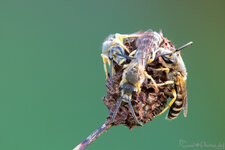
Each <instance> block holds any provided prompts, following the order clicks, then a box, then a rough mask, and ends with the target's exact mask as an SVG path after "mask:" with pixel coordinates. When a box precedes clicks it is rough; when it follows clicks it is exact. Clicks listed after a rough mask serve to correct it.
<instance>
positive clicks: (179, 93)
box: [156, 42, 193, 120]
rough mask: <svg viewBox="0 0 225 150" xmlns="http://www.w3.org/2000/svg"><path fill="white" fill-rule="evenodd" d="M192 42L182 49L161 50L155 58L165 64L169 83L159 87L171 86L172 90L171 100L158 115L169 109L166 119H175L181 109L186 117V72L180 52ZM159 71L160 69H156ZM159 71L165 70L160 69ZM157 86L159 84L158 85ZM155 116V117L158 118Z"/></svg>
mask: <svg viewBox="0 0 225 150" xmlns="http://www.w3.org/2000/svg"><path fill="white" fill-rule="evenodd" d="M192 43H193V42H189V43H187V44H185V45H183V46H182V47H180V48H178V49H175V50H174V48H172V49H167V48H165V49H161V51H160V54H159V55H158V56H157V57H156V59H157V58H158V57H160V56H161V57H162V58H163V60H164V61H165V62H166V64H167V67H168V68H167V69H168V70H169V71H168V72H167V76H168V78H169V80H170V81H167V82H166V83H163V84H160V85H166V84H173V85H174V86H173V87H174V88H173V89H172V94H173V99H172V100H171V101H170V103H169V104H168V106H167V107H166V108H165V109H164V110H163V111H162V112H161V113H160V114H158V115H161V114H162V113H164V112H165V111H166V110H167V109H168V108H169V107H170V109H169V112H168V114H167V119H170V120H171V119H175V118H176V117H177V116H178V115H179V114H180V112H181V110H182V109H183V114H184V116H185V117H186V116H187V88H186V80H187V71H186V67H185V64H184V61H183V59H182V57H181V54H180V50H181V49H183V48H185V47H187V46H189V45H191V44H192ZM158 70H160V69H158ZM161 70H165V68H162V69H161ZM158 86H159V84H158ZM158 115H157V116H158Z"/></svg>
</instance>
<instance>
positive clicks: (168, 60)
mask: <svg viewBox="0 0 225 150" xmlns="http://www.w3.org/2000/svg"><path fill="white" fill-rule="evenodd" d="M162 58H163V60H164V61H165V62H166V63H169V64H173V63H174V60H173V59H172V58H169V57H166V56H162Z"/></svg>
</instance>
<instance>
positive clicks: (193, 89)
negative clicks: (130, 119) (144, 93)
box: [0, 0, 225, 150]
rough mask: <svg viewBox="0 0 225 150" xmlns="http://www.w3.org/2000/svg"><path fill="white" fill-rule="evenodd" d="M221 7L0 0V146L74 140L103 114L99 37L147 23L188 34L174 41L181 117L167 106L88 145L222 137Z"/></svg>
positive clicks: (112, 148) (112, 147)
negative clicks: (184, 78) (184, 93)
mask: <svg viewBox="0 0 225 150" xmlns="http://www.w3.org/2000/svg"><path fill="white" fill-rule="evenodd" d="M224 8H225V2H224V1H223V0H216V1H205V0H200V1H194V0H192V1H178V0H172V1H150V0H149V1H147V0H145V1H144V0H140V1H135V0H130V1H121V0H114V1H105V0H94V1H85V0H65V1H63V0H38V1H35V0H20V1H18V0H1V2H0V91H1V92H0V149H1V150H12V149H17V150H62V149H63V150H71V149H73V148H74V147H75V146H76V145H77V144H79V143H80V142H81V141H82V140H84V139H85V138H86V137H87V136H88V135H89V134H90V133H91V132H92V131H94V130H95V129H96V128H97V127H99V126H100V125H101V124H102V123H103V122H104V120H105V118H106V116H107V114H108V110H107V108H106V107H105V106H104V104H103V102H102V97H103V96H104V95H105V91H106V87H105V73H104V70H103V63H102V59H101V57H100V54H101V44H102V42H103V40H104V39H105V38H106V37H107V36H108V35H109V34H111V33H117V32H118V33H133V32H136V31H138V30H147V29H149V28H151V29H153V30H155V31H159V30H161V29H162V31H163V33H164V36H166V37H167V38H168V39H170V40H172V41H173V42H174V44H175V45H176V47H179V46H181V45H183V44H185V43H187V42H189V41H193V42H194V45H192V46H189V47H188V48H185V49H184V50H182V56H183V59H184V61H185V64H186V67H187V70H188V83H187V86H188V102H189V104H188V106H189V108H188V111H189V112H188V117H187V118H184V117H183V115H182V114H181V115H180V116H179V117H178V118H177V119H176V120H173V121H168V120H165V119H164V118H165V115H166V113H165V114H163V115H161V116H160V117H157V118H155V119H154V120H153V121H152V122H150V123H148V124H146V125H145V126H144V127H136V128H134V129H133V130H132V131H130V130H129V129H128V128H126V127H124V126H118V127H113V128H111V129H110V130H109V131H108V132H106V133H104V134H103V135H102V136H101V137H100V138H99V139H97V140H96V141H95V142H94V143H92V144H91V145H90V147H88V149H89V150H105V149H108V150H126V149H129V150H135V149H179V150H180V149H183V148H184V149H200V148H201V149H215V147H207V146H210V145H217V146H218V145H219V144H224V143H225V135H224V132H225V128H224V127H225V120H224V115H225V109H224V106H225V102H224V101H225V98H224V94H225V91H224V89H225V80H224V76H225V69H224V65H225V59H224V57H225V44H224V40H225V28H224V27H225V19H224V15H225V9H224ZM199 143H200V144H199ZM196 144H199V145H200V146H197V145H196ZM201 146H202V147H201ZM185 147H186V148H185Z"/></svg>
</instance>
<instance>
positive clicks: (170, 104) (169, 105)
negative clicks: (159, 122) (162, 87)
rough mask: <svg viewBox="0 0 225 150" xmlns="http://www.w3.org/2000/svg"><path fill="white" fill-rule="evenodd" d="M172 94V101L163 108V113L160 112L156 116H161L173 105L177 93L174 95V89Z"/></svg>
mask: <svg viewBox="0 0 225 150" xmlns="http://www.w3.org/2000/svg"><path fill="white" fill-rule="evenodd" d="M172 93H173V99H172V100H171V101H170V102H169V104H168V105H167V106H166V108H164V109H163V111H161V112H160V113H159V114H158V115H156V116H159V115H161V114H163V113H164V112H165V111H166V110H167V109H168V108H169V107H171V106H172V105H173V103H174V102H175V100H176V98H177V93H176V91H175V89H173V90H172Z"/></svg>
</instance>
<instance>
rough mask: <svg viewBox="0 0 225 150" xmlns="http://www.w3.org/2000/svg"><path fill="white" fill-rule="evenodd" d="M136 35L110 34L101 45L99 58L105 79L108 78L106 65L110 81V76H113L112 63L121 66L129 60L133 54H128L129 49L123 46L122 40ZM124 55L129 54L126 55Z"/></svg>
mask: <svg viewBox="0 0 225 150" xmlns="http://www.w3.org/2000/svg"><path fill="white" fill-rule="evenodd" d="M137 36H138V35H137V34H130V35H127V34H119V33H116V34H111V35H109V36H108V37H107V38H106V39H105V41H104V42H103V44H102V54H101V57H102V59H103V63H104V71H105V74H106V79H107V78H108V71H107V66H106V64H107V63H108V65H109V66H110V78H111V81H112V76H113V74H114V70H115V69H114V68H113V63H114V62H115V63H117V64H118V65H119V66H121V65H122V64H123V63H124V62H125V61H126V60H127V59H131V57H130V56H132V55H133V54H134V52H133V53H130V51H129V49H128V48H127V47H126V46H125V45H124V44H123V39H125V38H128V37H137ZM126 54H129V56H128V55H126Z"/></svg>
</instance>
